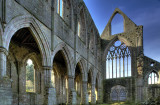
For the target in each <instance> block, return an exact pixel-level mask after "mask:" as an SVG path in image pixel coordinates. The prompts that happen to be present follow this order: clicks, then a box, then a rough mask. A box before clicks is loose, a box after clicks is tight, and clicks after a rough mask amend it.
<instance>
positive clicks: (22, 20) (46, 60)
mask: <svg viewBox="0 0 160 105" xmlns="http://www.w3.org/2000/svg"><path fill="white" fill-rule="evenodd" d="M22 28H29V29H30V30H31V32H32V33H33V34H32V35H33V36H34V37H35V40H36V42H37V44H38V46H39V49H40V52H41V56H42V65H43V66H51V59H50V57H51V51H50V46H49V42H48V40H47V37H46V36H45V34H44V33H43V32H42V30H41V29H40V27H39V24H38V23H37V22H36V20H35V19H34V18H33V17H31V16H29V15H23V16H18V17H16V18H14V19H12V20H11V21H10V22H9V23H8V24H7V26H6V28H5V32H4V35H3V36H2V37H3V40H4V41H3V45H4V47H5V48H6V49H7V50H8V49H9V44H10V41H11V38H12V36H13V35H14V34H15V32H17V31H18V30H20V29H22Z"/></svg>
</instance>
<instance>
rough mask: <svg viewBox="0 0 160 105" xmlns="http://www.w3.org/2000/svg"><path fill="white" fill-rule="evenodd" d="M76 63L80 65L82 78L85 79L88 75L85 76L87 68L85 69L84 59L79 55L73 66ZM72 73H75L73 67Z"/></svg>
mask: <svg viewBox="0 0 160 105" xmlns="http://www.w3.org/2000/svg"><path fill="white" fill-rule="evenodd" d="M77 64H79V65H80V67H81V73H82V80H83V81H87V77H88V76H87V69H86V61H85V60H84V59H83V58H82V57H79V58H78V60H77V62H76V65H75V68H76V66H77ZM74 75H75V69H74Z"/></svg>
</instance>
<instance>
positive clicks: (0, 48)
mask: <svg viewBox="0 0 160 105" xmlns="http://www.w3.org/2000/svg"><path fill="white" fill-rule="evenodd" d="M1 52H3V53H4V54H5V55H8V51H7V49H6V48H4V47H2V46H0V53H1Z"/></svg>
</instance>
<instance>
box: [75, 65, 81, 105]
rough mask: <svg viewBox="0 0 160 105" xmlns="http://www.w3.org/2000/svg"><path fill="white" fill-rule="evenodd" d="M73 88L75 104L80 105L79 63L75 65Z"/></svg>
mask: <svg viewBox="0 0 160 105" xmlns="http://www.w3.org/2000/svg"><path fill="white" fill-rule="evenodd" d="M74 86H75V90H76V93H77V104H80V103H81V96H82V68H81V66H80V64H79V63H78V64H77V65H76V69H75V79H74Z"/></svg>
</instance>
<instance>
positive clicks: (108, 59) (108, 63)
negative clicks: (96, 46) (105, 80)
mask: <svg viewBox="0 0 160 105" xmlns="http://www.w3.org/2000/svg"><path fill="white" fill-rule="evenodd" d="M108 71H109V78H110V58H108Z"/></svg>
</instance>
